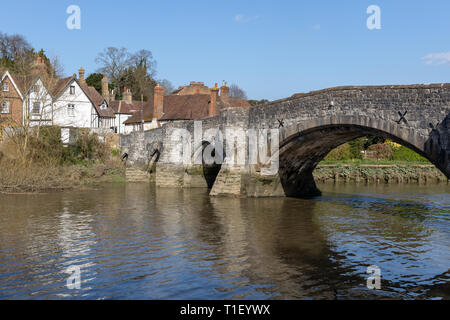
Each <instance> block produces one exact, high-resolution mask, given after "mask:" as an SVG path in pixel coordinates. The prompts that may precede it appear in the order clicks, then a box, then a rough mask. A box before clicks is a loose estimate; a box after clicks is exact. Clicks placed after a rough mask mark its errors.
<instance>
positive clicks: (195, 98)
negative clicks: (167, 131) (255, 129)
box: [125, 94, 250, 124]
mask: <svg viewBox="0 0 450 320" xmlns="http://www.w3.org/2000/svg"><path fill="white" fill-rule="evenodd" d="M210 103H211V96H210V95H209V94H192V95H181V96H180V95H174V94H171V95H168V96H164V115H163V116H162V117H161V119H158V120H160V121H174V120H193V119H202V118H207V117H208V109H209V104H210ZM217 105H218V107H219V109H225V108H231V107H239V108H249V107H250V104H249V103H248V102H247V101H246V100H245V99H236V98H225V97H218V99H217ZM152 120H153V103H149V104H148V105H146V106H145V107H144V121H145V122H150V121H152ZM141 121H142V118H141V115H140V113H136V114H135V115H133V116H132V117H130V118H129V119H128V120H127V121H125V124H133V123H140V122H141Z"/></svg>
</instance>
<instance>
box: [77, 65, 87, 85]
mask: <svg viewBox="0 0 450 320" xmlns="http://www.w3.org/2000/svg"><path fill="white" fill-rule="evenodd" d="M84 75H85V71H84V69H83V68H80V69H79V70H78V78H79V80H80V83H81V84H86V80H85V78H84Z"/></svg>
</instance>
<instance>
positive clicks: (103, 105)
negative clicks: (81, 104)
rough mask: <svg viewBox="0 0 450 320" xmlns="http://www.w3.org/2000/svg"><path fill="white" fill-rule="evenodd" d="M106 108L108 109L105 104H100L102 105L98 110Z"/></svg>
mask: <svg viewBox="0 0 450 320" xmlns="http://www.w3.org/2000/svg"><path fill="white" fill-rule="evenodd" d="M106 108H108V106H107V105H106V103H104V102H103V103H102V105H101V106H100V109H102V110H106Z"/></svg>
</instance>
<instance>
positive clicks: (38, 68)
mask: <svg viewBox="0 0 450 320" xmlns="http://www.w3.org/2000/svg"><path fill="white" fill-rule="evenodd" d="M31 69H32V74H33V75H36V74H40V73H41V72H43V71H46V70H47V66H46V65H45V61H44V59H42V58H41V57H40V56H37V57H36V59H35V60H34V63H33V65H32V67H31Z"/></svg>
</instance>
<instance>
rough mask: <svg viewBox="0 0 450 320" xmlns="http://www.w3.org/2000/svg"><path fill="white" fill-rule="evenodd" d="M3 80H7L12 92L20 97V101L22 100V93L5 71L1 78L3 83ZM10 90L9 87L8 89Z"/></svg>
mask: <svg viewBox="0 0 450 320" xmlns="http://www.w3.org/2000/svg"><path fill="white" fill-rule="evenodd" d="M5 79H8V82H9V83H10V84H12V87H13V88H14V90H15V91H16V94H17V95H18V96H19V97H20V99H21V100H23V95H22V92H21V91H20V89H19V87H18V86H17V84H16V82H15V81H14V78H13V77H12V76H11V74H10V73H9V71H6V72H5V74H4V75H3V77H2V81H1V82H3V81H5ZM9 89H10V90H11V86H10V88H9Z"/></svg>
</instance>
